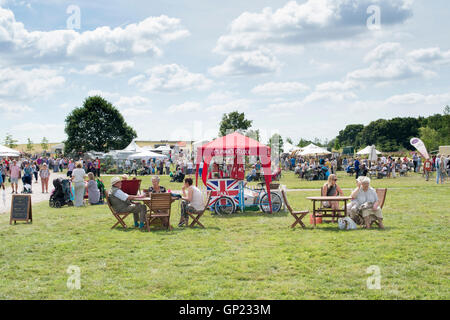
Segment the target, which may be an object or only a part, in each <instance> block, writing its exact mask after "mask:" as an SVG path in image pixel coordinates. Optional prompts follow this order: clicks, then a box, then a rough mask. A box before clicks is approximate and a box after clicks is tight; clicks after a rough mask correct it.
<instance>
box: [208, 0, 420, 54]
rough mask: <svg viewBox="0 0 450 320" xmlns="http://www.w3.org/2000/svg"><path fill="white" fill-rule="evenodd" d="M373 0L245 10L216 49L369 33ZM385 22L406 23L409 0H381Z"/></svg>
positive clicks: (324, 0) (318, 0) (315, 0)
mask: <svg viewBox="0 0 450 320" xmlns="http://www.w3.org/2000/svg"><path fill="white" fill-rule="evenodd" d="M372 4H374V2H373V1H372V0H307V1H306V2H304V3H301V4H299V3H297V2H295V1H290V2H288V3H287V4H286V5H285V6H284V7H282V8H279V9H278V10H276V11H273V9H272V8H270V7H267V8H264V9H263V10H262V12H260V13H250V12H244V13H242V14H241V15H240V16H239V17H238V18H236V19H235V20H234V21H233V22H232V23H231V26H230V30H229V33H228V34H226V35H224V36H222V37H220V38H219V40H218V41H217V45H216V48H215V51H216V52H233V51H249V50H255V49H260V48H261V47H262V46H263V47H266V48H267V47H271V46H275V47H280V46H291V45H298V44H305V43H311V42H320V41H327V40H333V41H334V40H337V39H346V38H347V39H348V38H353V37H355V36H357V35H358V34H362V33H367V32H368V28H367V26H366V20H367V17H368V15H367V12H366V10H367V8H368V7H369V6H370V5H372ZM376 5H378V6H379V7H380V10H381V12H382V14H383V24H384V25H392V24H398V23H402V22H404V21H405V20H406V19H408V18H409V17H410V16H412V10H411V1H410V0H379V1H376Z"/></svg>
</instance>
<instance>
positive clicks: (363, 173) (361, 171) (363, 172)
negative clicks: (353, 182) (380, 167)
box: [359, 163, 369, 177]
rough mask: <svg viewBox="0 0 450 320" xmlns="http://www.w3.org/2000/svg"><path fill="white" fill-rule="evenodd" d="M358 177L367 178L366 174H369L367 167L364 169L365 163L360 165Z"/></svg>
mask: <svg viewBox="0 0 450 320" xmlns="http://www.w3.org/2000/svg"><path fill="white" fill-rule="evenodd" d="M359 172H360V173H359V175H360V176H363V177H366V176H367V173H368V172H369V170H367V167H366V164H365V163H363V164H362V165H361V168H360V169H359Z"/></svg>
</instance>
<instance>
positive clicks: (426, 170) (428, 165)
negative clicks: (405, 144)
mask: <svg viewBox="0 0 450 320" xmlns="http://www.w3.org/2000/svg"><path fill="white" fill-rule="evenodd" d="M432 168H433V164H432V163H431V161H430V159H426V160H425V162H424V163H423V173H424V175H425V180H426V181H428V180H430V172H431V169H432Z"/></svg>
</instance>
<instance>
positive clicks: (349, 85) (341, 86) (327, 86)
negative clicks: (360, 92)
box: [316, 80, 361, 91]
mask: <svg viewBox="0 0 450 320" xmlns="http://www.w3.org/2000/svg"><path fill="white" fill-rule="evenodd" d="M360 87H361V85H360V84H359V83H357V82H355V81H348V80H347V81H329V82H324V83H320V84H318V85H316V91H348V90H352V89H357V88H360Z"/></svg>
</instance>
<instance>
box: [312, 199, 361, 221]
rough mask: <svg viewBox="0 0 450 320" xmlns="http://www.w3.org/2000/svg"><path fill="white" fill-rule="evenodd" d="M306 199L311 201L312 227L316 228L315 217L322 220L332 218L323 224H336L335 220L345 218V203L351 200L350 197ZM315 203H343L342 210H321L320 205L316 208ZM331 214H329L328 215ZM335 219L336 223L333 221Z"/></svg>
mask: <svg viewBox="0 0 450 320" xmlns="http://www.w3.org/2000/svg"><path fill="white" fill-rule="evenodd" d="M307 199H309V200H311V201H312V202H313V213H312V216H313V221H314V222H313V223H314V227H316V216H319V217H323V218H332V220H331V221H325V222H337V219H336V218H343V217H346V216H347V201H349V200H352V198H351V197H307ZM316 201H319V202H322V201H328V202H330V201H338V202H341V201H342V202H344V209H331V208H323V207H322V206H321V205H320V206H319V207H318V208H317V207H316ZM329 212H331V214H329ZM339 212H343V213H344V215H340V214H339ZM335 219H336V221H335Z"/></svg>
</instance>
